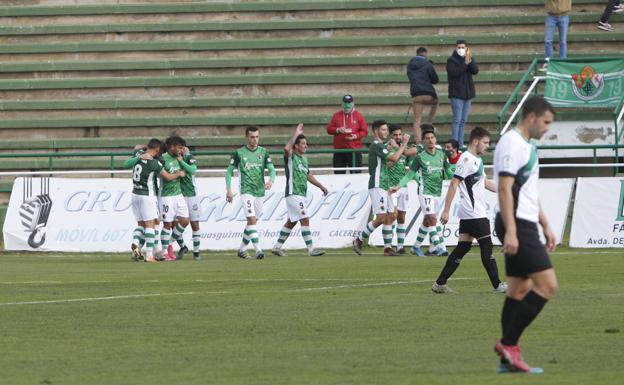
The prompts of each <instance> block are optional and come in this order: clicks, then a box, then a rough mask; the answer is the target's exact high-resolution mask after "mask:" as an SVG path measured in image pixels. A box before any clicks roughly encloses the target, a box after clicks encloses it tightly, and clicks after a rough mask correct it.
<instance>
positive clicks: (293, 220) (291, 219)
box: [271, 123, 328, 257]
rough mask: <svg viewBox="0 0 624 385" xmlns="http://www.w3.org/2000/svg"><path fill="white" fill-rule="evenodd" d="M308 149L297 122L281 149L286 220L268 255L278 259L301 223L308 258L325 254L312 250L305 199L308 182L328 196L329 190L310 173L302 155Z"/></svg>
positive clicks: (306, 159)
mask: <svg viewBox="0 0 624 385" xmlns="http://www.w3.org/2000/svg"><path fill="white" fill-rule="evenodd" d="M307 149H308V140H307V139H306V137H305V135H303V124H302V123H300V124H299V125H298V126H297V129H296V130H295V134H294V135H293V136H292V138H290V140H289V141H288V143H287V144H286V146H285V147H284V169H285V171H286V191H285V194H284V196H285V197H286V207H287V208H288V219H287V220H286V223H285V224H284V226H283V227H282V229H281V230H280V235H279V238H278V239H277V242H276V243H275V246H273V249H272V250H271V252H272V253H273V254H275V255H278V256H280V257H283V256H285V255H286V254H285V253H284V250H282V246H283V245H284V242H286V240H287V239H288V236H289V235H290V232H291V231H292V229H293V228H294V227H295V226H296V225H297V222H301V235H302V236H303V240H304V241H305V244H306V247H307V248H308V255H310V256H312V257H316V256H320V255H323V254H325V252H324V251H321V250H318V249H315V248H314V246H313V244H312V232H311V231H310V218H309V217H308V214H307V210H306V196H307V194H308V182H310V183H312V184H313V185H315V186H316V187H318V188H320V189H321V191H323V195H327V193H328V191H327V189H326V188H325V186H323V185H322V184H321V182H319V181H318V179H316V178H315V177H314V175H312V174H310V170H309V168H308V158H306V157H305V156H303V155H304V154H305V153H306V151H307Z"/></svg>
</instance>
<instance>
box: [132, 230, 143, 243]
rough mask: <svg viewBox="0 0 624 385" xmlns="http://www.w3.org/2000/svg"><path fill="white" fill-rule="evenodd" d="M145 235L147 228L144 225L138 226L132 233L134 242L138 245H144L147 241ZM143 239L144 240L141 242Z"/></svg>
mask: <svg viewBox="0 0 624 385" xmlns="http://www.w3.org/2000/svg"><path fill="white" fill-rule="evenodd" d="M144 235H145V229H144V228H143V226H137V227H136V228H135V229H134V232H133V234H132V244H133V245H136V246H143V243H144V242H145V236H144ZM141 240H143V242H141Z"/></svg>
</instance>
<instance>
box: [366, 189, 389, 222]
mask: <svg viewBox="0 0 624 385" xmlns="http://www.w3.org/2000/svg"><path fill="white" fill-rule="evenodd" d="M368 196H369V197H370V199H371V204H372V209H373V214H374V215H379V214H385V213H387V212H388V211H387V210H388V192H387V191H386V190H384V189H381V188H371V189H369V190H368Z"/></svg>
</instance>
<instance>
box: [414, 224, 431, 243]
mask: <svg viewBox="0 0 624 385" xmlns="http://www.w3.org/2000/svg"><path fill="white" fill-rule="evenodd" d="M428 232H429V227H425V226H420V227H419V228H418V235H417V236H416V241H415V242H414V247H420V245H422V243H423V242H424V241H425V237H426V236H427V233H428Z"/></svg>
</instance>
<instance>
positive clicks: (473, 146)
mask: <svg viewBox="0 0 624 385" xmlns="http://www.w3.org/2000/svg"><path fill="white" fill-rule="evenodd" d="M489 146H490V133H489V132H488V131H487V130H486V129H485V128H482V127H475V128H474V129H473V130H472V131H471V132H470V141H469V144H468V151H464V152H463V153H462V154H461V156H460V158H459V161H458V162H457V167H456V168H455V175H453V179H452V180H451V184H450V186H449V189H448V192H447V193H446V200H445V202H444V210H443V211H442V215H441V216H440V222H442V223H443V224H447V223H448V220H449V212H450V210H451V204H452V203H453V198H454V197H455V192H456V191H457V189H458V188H459V202H458V205H457V206H458V207H457V216H458V217H459V239H458V240H457V241H458V242H457V247H455V250H453V252H452V253H451V255H449V256H448V258H447V260H446V264H445V265H444V268H443V269H442V272H440V275H439V276H438V279H437V280H436V281H435V282H434V283H433V285H432V286H431V290H433V292H434V293H451V292H452V290H451V289H450V288H449V287H448V286H447V285H446V282H447V281H448V279H449V278H450V277H451V275H453V273H454V272H455V270H457V268H458V267H459V264H460V263H461V260H462V258H463V257H464V256H465V255H466V254H467V253H468V252H469V251H470V248H471V247H472V242H473V241H474V240H475V239H476V240H477V242H478V243H479V247H480V249H481V262H482V263H483V267H484V268H485V271H486V272H487V275H488V277H489V278H490V283H492V287H493V288H494V292H497V293H504V292H505V289H506V288H507V286H506V285H505V284H504V283H502V282H501V280H500V279H499V277H498V267H497V266H496V259H495V258H494V255H493V254H492V248H493V245H492V237H491V235H490V233H491V232H490V220H489V219H488V217H487V211H486V209H485V189H488V190H490V191H492V192H496V185H495V184H494V183H493V182H492V181H490V180H488V178H487V175H486V174H485V170H484V168H483V159H481V156H483V155H484V154H485V153H486V152H487V149H488V147H489Z"/></svg>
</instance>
